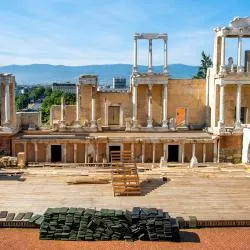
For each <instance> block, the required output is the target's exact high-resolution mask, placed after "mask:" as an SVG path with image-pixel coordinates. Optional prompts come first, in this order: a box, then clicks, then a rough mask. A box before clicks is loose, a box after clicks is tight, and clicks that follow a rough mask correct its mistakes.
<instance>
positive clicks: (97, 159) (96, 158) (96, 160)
mask: <svg viewBox="0 0 250 250" xmlns="http://www.w3.org/2000/svg"><path fill="white" fill-rule="evenodd" d="M95 162H96V163H98V162H99V143H98V142H97V143H96V150H95Z"/></svg>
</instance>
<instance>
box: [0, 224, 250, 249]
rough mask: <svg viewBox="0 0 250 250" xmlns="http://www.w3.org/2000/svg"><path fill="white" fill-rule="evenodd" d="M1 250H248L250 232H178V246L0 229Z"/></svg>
mask: <svg viewBox="0 0 250 250" xmlns="http://www.w3.org/2000/svg"><path fill="white" fill-rule="evenodd" d="M0 242H1V244H0V249H12V250H33V249H37V250H38V249H42V250H43V249H60V250H62V249H67V250H71V249H72V250H73V249H88V250H91V249H93V250H96V249H98V250H119V249H122V250H160V249H161V250H165V249H174V250H176V249H198V250H202V249H206V250H207V249H220V250H221V249H226V250H228V249H234V250H236V249H249V245H250V228H206V229H195V230H185V231H181V242H146V241H135V242H126V241H94V242H87V241H55V240H52V241H48V240H39V230H37V229H29V230H25V229H0Z"/></svg>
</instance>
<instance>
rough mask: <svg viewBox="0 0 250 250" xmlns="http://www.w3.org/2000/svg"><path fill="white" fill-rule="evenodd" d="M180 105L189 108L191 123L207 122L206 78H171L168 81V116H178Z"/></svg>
mask: <svg viewBox="0 0 250 250" xmlns="http://www.w3.org/2000/svg"><path fill="white" fill-rule="evenodd" d="M178 107H185V108H187V112H188V123H189V124H204V123H205V122H206V81H205V79H170V80H169V83H168V118H171V117H176V109H177V108H178Z"/></svg>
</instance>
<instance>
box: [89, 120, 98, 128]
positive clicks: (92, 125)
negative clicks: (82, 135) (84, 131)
mask: <svg viewBox="0 0 250 250" xmlns="http://www.w3.org/2000/svg"><path fill="white" fill-rule="evenodd" d="M96 126H97V125H96V120H92V121H90V127H91V128H96Z"/></svg>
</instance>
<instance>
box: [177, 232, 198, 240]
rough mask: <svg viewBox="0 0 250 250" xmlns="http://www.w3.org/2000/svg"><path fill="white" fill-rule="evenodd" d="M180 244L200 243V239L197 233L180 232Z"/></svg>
mask: <svg viewBox="0 0 250 250" xmlns="http://www.w3.org/2000/svg"><path fill="white" fill-rule="evenodd" d="M180 242H193V243H200V242H201V241H200V237H199V235H198V234H197V233H194V232H187V231H180Z"/></svg>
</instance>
